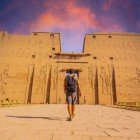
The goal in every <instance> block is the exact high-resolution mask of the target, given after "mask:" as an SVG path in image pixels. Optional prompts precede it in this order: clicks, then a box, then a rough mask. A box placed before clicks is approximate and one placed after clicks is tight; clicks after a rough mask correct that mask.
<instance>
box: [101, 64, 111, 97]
mask: <svg viewBox="0 0 140 140" xmlns="http://www.w3.org/2000/svg"><path fill="white" fill-rule="evenodd" d="M100 78H101V79H102V93H103V94H110V86H111V83H110V76H109V75H108V74H107V72H106V70H105V68H104V67H103V66H101V73H100Z"/></svg>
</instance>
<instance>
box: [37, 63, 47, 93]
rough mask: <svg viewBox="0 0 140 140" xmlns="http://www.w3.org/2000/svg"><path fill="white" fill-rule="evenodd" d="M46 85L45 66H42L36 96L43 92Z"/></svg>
mask: <svg viewBox="0 0 140 140" xmlns="http://www.w3.org/2000/svg"><path fill="white" fill-rule="evenodd" d="M45 83H46V66H42V67H41V69H40V71H39V82H38V87H37V90H36V93H37V94H43V93H44V90H45V85H46V84H45Z"/></svg>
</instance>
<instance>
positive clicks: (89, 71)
mask: <svg viewBox="0 0 140 140" xmlns="http://www.w3.org/2000/svg"><path fill="white" fill-rule="evenodd" d="M88 81H89V84H90V87H92V70H91V67H88Z"/></svg>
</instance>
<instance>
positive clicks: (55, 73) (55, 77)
mask: <svg viewBox="0 0 140 140" xmlns="http://www.w3.org/2000/svg"><path fill="white" fill-rule="evenodd" d="M57 72H58V68H57V67H56V68H55V69H54V71H53V90H56V85H57Z"/></svg>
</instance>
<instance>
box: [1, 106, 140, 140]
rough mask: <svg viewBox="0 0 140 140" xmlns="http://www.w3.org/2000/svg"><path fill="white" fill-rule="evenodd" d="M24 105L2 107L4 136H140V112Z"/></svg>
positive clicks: (54, 139) (45, 139)
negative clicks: (72, 113)
mask: <svg viewBox="0 0 140 140" xmlns="http://www.w3.org/2000/svg"><path fill="white" fill-rule="evenodd" d="M67 118H68V113H67V106H66V105H62V104H52V105H50V104H49V105H48V104H46V105H22V106H14V107H4V108H0V140H140V112H138V111H131V110H124V109H118V108H112V107H105V106H98V105H96V106H95V105H77V106H76V112H75V118H74V119H73V120H72V121H71V122H70V121H67Z"/></svg>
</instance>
